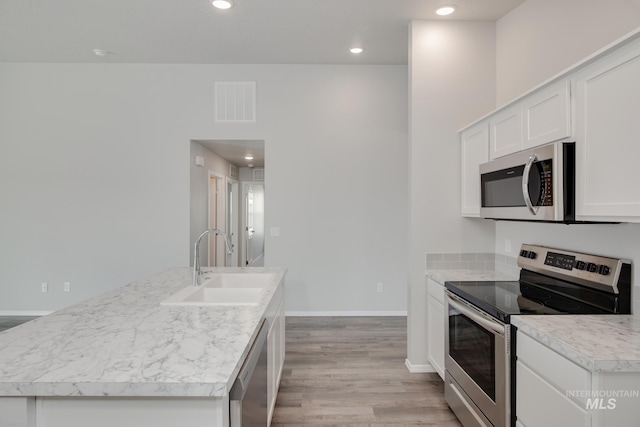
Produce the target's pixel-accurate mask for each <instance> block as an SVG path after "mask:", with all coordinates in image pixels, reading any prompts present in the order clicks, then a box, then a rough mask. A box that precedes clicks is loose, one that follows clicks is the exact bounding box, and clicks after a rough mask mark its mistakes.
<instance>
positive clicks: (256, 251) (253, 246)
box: [243, 182, 264, 267]
mask: <svg viewBox="0 0 640 427" xmlns="http://www.w3.org/2000/svg"><path fill="white" fill-rule="evenodd" d="M243 193H244V242H243V243H244V244H243V248H244V254H243V255H244V265H245V266H248V267H262V266H264V184H262V183H255V182H252V183H244V191H243Z"/></svg>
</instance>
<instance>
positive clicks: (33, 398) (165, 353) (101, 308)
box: [0, 268, 286, 427]
mask: <svg viewBox="0 0 640 427" xmlns="http://www.w3.org/2000/svg"><path fill="white" fill-rule="evenodd" d="M203 270H207V271H208V272H211V273H217V272H220V273H225V274H226V273H251V274H252V275H255V274H256V273H259V274H262V273H264V274H266V275H268V279H267V280H266V281H265V283H266V285H265V286H264V291H263V292H262V293H260V297H259V301H258V303H257V304H252V305H248V304H243V305H215V306H185V305H179V306H167V305H161V304H160V303H161V302H162V301H163V300H165V299H166V298H167V297H169V296H170V295H172V294H174V293H176V292H177V291H178V290H180V289H181V288H184V287H185V286H189V283H190V281H191V270H190V269H188V268H176V269H171V270H167V271H165V272H163V273H160V274H158V275H155V276H152V277H150V278H147V279H144V280H140V281H137V282H134V283H131V284H129V285H127V286H125V287H123V288H120V289H116V290H114V291H111V292H108V293H106V294H104V295H102V296H99V297H96V298H93V299H90V300H88V301H85V302H83V303H79V304H76V305H74V306H71V307H68V308H65V309H63V310H60V311H58V312H55V313H53V314H51V315H49V316H45V317H42V318H39V319H36V320H34V321H31V322H28V323H25V324H23V325H21V326H18V327H15V328H12V329H9V330H7V331H5V332H2V333H0V426H2V427H5V426H7V427H9V426H11V427H63V426H64V427H81V426H82V427H86V426H92V427H115V426H117V427H145V426H149V427H151V426H153V427H175V426H183V425H184V426H189V427H228V426H229V391H230V390H231V387H232V386H233V383H234V381H235V379H236V377H237V375H238V372H239V371H240V368H241V367H242V365H243V363H244V360H245V359H246V357H247V355H248V353H249V350H250V348H251V345H252V343H253V342H254V340H255V338H256V336H257V334H258V331H259V329H260V326H261V325H262V323H263V321H265V320H266V321H267V322H268V325H269V326H268V327H269V334H268V336H267V365H268V367H267V368H268V371H267V381H268V382H269V384H268V388H265V394H266V396H265V402H267V399H268V402H269V403H268V404H269V408H268V409H269V417H271V414H272V411H273V403H274V402H275V393H277V390H278V383H279V380H280V375H281V372H282V363H283V361H284V311H283V310H284V309H283V307H284V306H283V295H284V290H283V286H284V275H285V272H286V270H285V269H279V268H216V269H203Z"/></svg>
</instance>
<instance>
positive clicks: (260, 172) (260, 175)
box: [253, 168, 264, 181]
mask: <svg viewBox="0 0 640 427" xmlns="http://www.w3.org/2000/svg"><path fill="white" fill-rule="evenodd" d="M253 180H254V181H264V169H262V168H260V169H258V168H256V169H254V170H253Z"/></svg>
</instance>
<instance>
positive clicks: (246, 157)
mask: <svg viewBox="0 0 640 427" xmlns="http://www.w3.org/2000/svg"><path fill="white" fill-rule="evenodd" d="M244 159H245V160H253V156H252V155H251V154H247V155H246V156H244Z"/></svg>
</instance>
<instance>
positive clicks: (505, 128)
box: [489, 79, 572, 160]
mask: <svg viewBox="0 0 640 427" xmlns="http://www.w3.org/2000/svg"><path fill="white" fill-rule="evenodd" d="M489 129H490V130H489V137H490V141H491V143H490V153H489V155H490V157H491V160H493V159H495V158H498V157H502V156H505V155H507V154H511V153H515V152H517V151H520V150H525V149H527V148H533V147H537V146H540V145H544V144H547V143H550V142H553V141H559V140H561V139H566V138H570V137H571V135H572V132H571V83H570V81H569V80H568V79H565V80H562V81H559V82H557V83H554V84H553V85H551V86H549V87H545V88H542V89H540V90H538V91H536V92H534V93H533V94H531V95H529V96H527V97H526V98H524V99H522V100H521V101H519V102H517V103H515V104H513V105H510V106H508V107H506V108H504V109H502V110H500V111H498V112H496V113H495V114H493V115H492V116H490V117H489Z"/></svg>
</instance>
